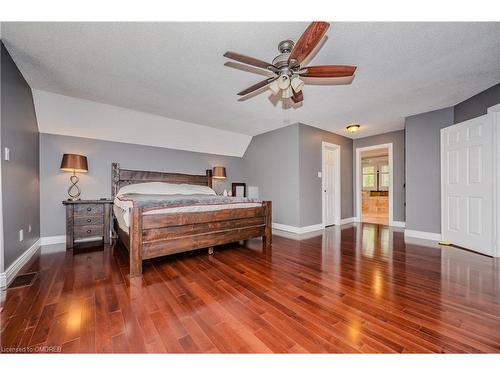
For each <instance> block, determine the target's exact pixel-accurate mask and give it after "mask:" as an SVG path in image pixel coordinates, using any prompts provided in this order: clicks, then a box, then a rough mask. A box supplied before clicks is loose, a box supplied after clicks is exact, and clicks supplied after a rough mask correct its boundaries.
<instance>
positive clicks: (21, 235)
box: [19, 229, 24, 242]
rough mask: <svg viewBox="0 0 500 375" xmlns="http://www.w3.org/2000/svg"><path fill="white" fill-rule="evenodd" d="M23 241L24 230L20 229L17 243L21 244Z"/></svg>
mask: <svg viewBox="0 0 500 375" xmlns="http://www.w3.org/2000/svg"><path fill="white" fill-rule="evenodd" d="M23 240H24V230H23V229H21V230H20V231H19V242H22V241H23Z"/></svg>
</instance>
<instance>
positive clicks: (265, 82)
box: [238, 77, 278, 96]
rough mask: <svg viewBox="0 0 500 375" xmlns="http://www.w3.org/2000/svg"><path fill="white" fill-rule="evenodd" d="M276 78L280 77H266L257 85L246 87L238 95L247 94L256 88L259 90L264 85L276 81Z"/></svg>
mask: <svg viewBox="0 0 500 375" xmlns="http://www.w3.org/2000/svg"><path fill="white" fill-rule="evenodd" d="M276 79H278V77H271V78H268V79H265V80H263V81H260V82H259V83H256V84H255V85H253V86H250V87H249V88H247V89H245V90H243V91H240V92H239V93H238V95H240V96H243V95H246V94H250V93H251V92H253V91H255V90H258V89H260V88H261V87H264V86H266V85H268V84H270V83H271V82H272V81H274V80H276Z"/></svg>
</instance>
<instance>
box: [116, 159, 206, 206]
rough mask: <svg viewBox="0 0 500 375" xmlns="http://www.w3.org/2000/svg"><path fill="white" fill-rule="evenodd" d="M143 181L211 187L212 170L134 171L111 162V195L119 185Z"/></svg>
mask: <svg viewBox="0 0 500 375" xmlns="http://www.w3.org/2000/svg"><path fill="white" fill-rule="evenodd" d="M143 182H170V183H172V184H192V185H203V186H208V187H212V170H211V169H207V170H206V173H205V174H204V175H195V174H183V173H167V172H151V171H134V170H130V169H120V164H119V163H111V196H112V197H113V198H114V197H115V196H116V194H117V193H118V191H119V190H120V188H121V187H123V186H125V185H132V184H140V183H143Z"/></svg>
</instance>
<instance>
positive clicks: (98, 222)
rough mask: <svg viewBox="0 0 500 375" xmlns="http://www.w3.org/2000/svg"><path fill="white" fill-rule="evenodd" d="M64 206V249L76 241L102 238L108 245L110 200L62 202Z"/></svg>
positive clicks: (111, 202)
mask: <svg viewBox="0 0 500 375" xmlns="http://www.w3.org/2000/svg"><path fill="white" fill-rule="evenodd" d="M62 203H63V205H65V206H66V248H67V249H71V248H73V246H74V245H75V242H76V241H78V240H85V239H89V238H93V237H102V239H103V242H104V243H105V244H108V243H109V225H110V224H109V223H110V218H111V205H112V204H113V201H112V200H111V199H98V200H77V201H69V200H68V201H63V202H62Z"/></svg>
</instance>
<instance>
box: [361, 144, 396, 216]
mask: <svg viewBox="0 0 500 375" xmlns="http://www.w3.org/2000/svg"><path fill="white" fill-rule="evenodd" d="M392 198H393V197H392V144H384V145H377V146H370V147H363V148H357V149H356V202H357V204H356V214H357V221H359V222H363V223H372V224H382V225H391V222H392Z"/></svg>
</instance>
